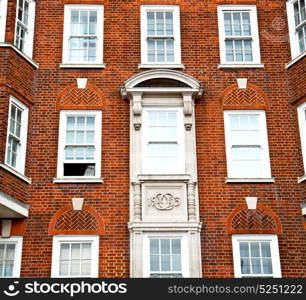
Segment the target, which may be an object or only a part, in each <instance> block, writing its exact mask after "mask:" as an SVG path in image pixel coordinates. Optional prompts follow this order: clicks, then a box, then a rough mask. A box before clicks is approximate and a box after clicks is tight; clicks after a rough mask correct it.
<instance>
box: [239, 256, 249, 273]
mask: <svg viewBox="0 0 306 300" xmlns="http://www.w3.org/2000/svg"><path fill="white" fill-rule="evenodd" d="M240 267H241V274H250V273H251V267H250V260H249V259H248V258H241V259H240Z"/></svg>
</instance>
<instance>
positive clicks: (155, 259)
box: [150, 255, 160, 272]
mask: <svg viewBox="0 0 306 300" xmlns="http://www.w3.org/2000/svg"><path fill="white" fill-rule="evenodd" d="M159 270H160V266H159V256H158V255H150V271H152V272H154V271H159Z"/></svg>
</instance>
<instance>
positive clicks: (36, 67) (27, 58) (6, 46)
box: [0, 43, 39, 69]
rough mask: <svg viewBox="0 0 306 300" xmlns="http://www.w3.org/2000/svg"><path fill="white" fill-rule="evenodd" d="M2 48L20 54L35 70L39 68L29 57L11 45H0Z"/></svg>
mask: <svg viewBox="0 0 306 300" xmlns="http://www.w3.org/2000/svg"><path fill="white" fill-rule="evenodd" d="M0 48H12V49H13V50H14V51H15V52H16V53H18V54H19V55H20V56H21V57H22V58H24V59H25V60H26V61H27V62H28V63H30V64H31V65H32V66H33V67H34V68H35V69H38V68H39V65H38V64H37V63H36V62H35V61H34V60H33V59H32V58H31V57H29V56H27V55H26V54H24V53H23V52H21V51H20V50H19V49H18V48H17V47H15V46H14V45H12V44H10V43H0Z"/></svg>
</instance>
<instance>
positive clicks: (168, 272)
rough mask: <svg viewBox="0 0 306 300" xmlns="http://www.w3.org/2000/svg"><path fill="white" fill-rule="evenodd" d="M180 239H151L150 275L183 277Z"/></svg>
mask: <svg viewBox="0 0 306 300" xmlns="http://www.w3.org/2000/svg"><path fill="white" fill-rule="evenodd" d="M181 261H182V252H181V240H180V239H153V238H152V239H150V277H153V278H154V277H159V278H162V277H182V262H181Z"/></svg>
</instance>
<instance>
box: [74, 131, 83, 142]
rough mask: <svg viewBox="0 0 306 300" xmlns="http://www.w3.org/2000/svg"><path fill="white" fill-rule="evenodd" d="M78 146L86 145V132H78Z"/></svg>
mask: <svg viewBox="0 0 306 300" xmlns="http://www.w3.org/2000/svg"><path fill="white" fill-rule="evenodd" d="M76 144H85V132H84V131H77V132H76Z"/></svg>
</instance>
